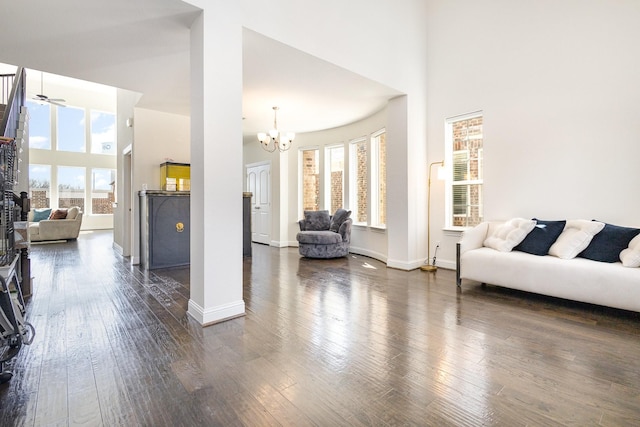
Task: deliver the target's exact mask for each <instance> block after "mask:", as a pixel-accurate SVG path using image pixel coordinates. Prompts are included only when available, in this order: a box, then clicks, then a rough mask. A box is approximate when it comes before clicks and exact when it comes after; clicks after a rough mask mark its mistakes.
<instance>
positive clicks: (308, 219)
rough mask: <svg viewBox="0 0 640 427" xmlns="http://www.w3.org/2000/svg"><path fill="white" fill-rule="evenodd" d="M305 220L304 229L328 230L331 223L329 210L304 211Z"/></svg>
mask: <svg viewBox="0 0 640 427" xmlns="http://www.w3.org/2000/svg"><path fill="white" fill-rule="evenodd" d="M304 220H305V222H304V227H305V229H304V230H303V231H321V230H328V229H329V226H330V225H331V216H330V215H329V211H304Z"/></svg>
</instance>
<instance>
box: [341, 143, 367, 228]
mask: <svg viewBox="0 0 640 427" xmlns="http://www.w3.org/2000/svg"><path fill="white" fill-rule="evenodd" d="M362 143H364V144H365V149H366V150H365V154H366V156H367V165H366V166H367V173H366V180H367V183H366V184H367V198H368V197H369V193H370V192H371V191H370V190H369V182H368V181H369V158H370V157H371V155H370V154H369V143H368V140H367V136H366V135H364V136H361V137H358V138H354V139H351V140H349V143H348V147H349V148H348V150H347V151H348V153H349V185H348V187H349V198H348V200H347V201H346V203H347V206H348V209H350V210H351V211H353V214H354V215H353V216H352V218H354V222H353V225H365V226H366V225H367V222H366V221H362V222H357V223H356V222H355V218H357V216H358V163H357V161H358V156H357V150H356V148H357V146H358V144H362ZM367 202H368V200H367ZM368 213H369V212H368V206H367V212H366V214H368Z"/></svg>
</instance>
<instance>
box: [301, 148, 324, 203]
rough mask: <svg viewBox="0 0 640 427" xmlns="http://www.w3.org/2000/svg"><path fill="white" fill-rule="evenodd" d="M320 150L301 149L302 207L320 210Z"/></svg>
mask: <svg viewBox="0 0 640 427" xmlns="http://www.w3.org/2000/svg"><path fill="white" fill-rule="evenodd" d="M319 154H320V151H319V150H318V149H313V150H303V151H302V209H303V211H317V210H320V200H319V197H320V159H319Z"/></svg>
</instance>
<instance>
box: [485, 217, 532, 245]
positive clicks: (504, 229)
mask: <svg viewBox="0 0 640 427" xmlns="http://www.w3.org/2000/svg"><path fill="white" fill-rule="evenodd" d="M535 226H536V221H535V220H532V219H524V218H513V219H511V220H509V221H507V222H505V223H504V224H502V225H500V226H498V227H497V228H496V229H495V231H494V232H493V233H491V235H490V236H488V237H487V238H486V239H485V240H484V246H486V247H487V248H493V249H496V250H498V251H500V252H510V251H511V250H512V249H513V248H514V247H516V246H517V245H519V244H520V243H521V242H522V241H523V240H524V238H525V237H527V234H529V233H530V232H531V230H533V228H534V227H535Z"/></svg>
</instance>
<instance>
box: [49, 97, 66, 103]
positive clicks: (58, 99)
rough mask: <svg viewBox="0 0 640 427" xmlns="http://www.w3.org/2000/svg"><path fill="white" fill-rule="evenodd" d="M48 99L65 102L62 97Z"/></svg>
mask: <svg viewBox="0 0 640 427" xmlns="http://www.w3.org/2000/svg"><path fill="white" fill-rule="evenodd" d="M48 99H49V101H55V102H67V101H65V100H64V99H62V98H48Z"/></svg>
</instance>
